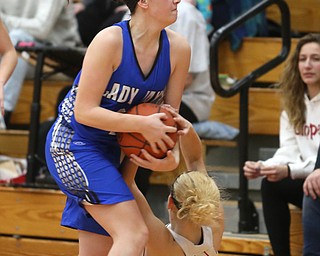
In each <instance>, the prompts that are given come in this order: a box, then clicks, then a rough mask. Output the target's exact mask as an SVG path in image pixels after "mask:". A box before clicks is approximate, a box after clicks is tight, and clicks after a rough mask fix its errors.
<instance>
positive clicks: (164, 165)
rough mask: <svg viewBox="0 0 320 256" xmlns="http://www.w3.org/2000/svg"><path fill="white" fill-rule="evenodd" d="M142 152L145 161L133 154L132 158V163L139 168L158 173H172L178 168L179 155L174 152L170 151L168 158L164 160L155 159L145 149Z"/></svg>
mask: <svg viewBox="0 0 320 256" xmlns="http://www.w3.org/2000/svg"><path fill="white" fill-rule="evenodd" d="M173 150H175V149H173ZM177 150H178V149H177ZM141 152H142V155H143V157H144V158H145V159H143V158H141V157H138V156H137V155H133V154H132V155H131V156H130V157H131V161H132V162H133V163H134V164H136V165H138V166H141V167H143V168H146V169H150V170H153V171H158V172H163V171H171V170H173V169H175V168H177V167H178V164H179V160H180V159H179V154H176V153H174V152H173V151H172V150H169V151H168V152H167V156H166V157H165V158H162V159H158V158H155V157H153V156H152V155H150V154H149V153H148V152H147V151H146V150H144V149H142V150H141Z"/></svg>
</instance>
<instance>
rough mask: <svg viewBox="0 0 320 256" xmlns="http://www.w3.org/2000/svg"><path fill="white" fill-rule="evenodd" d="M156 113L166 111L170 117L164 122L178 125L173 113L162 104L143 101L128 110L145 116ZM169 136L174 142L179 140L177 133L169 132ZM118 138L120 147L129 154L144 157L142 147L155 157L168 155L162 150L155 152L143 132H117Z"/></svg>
mask: <svg viewBox="0 0 320 256" xmlns="http://www.w3.org/2000/svg"><path fill="white" fill-rule="evenodd" d="M155 113H165V114H166V115H167V117H168V118H167V119H166V120H163V123H164V124H165V125H167V126H174V127H176V124H175V121H174V120H173V116H172V115H171V113H170V112H169V111H168V110H166V109H165V108H164V107H162V106H161V105H157V104H153V103H141V104H139V105H136V106H134V107H133V108H131V109H129V110H128V111H127V114H132V115H143V116H148V115H152V114H155ZM168 136H170V138H171V139H172V140H173V141H174V143H176V142H177V139H178V135H177V133H168ZM117 139H118V143H119V145H120V148H121V149H122V151H123V153H124V154H125V155H127V156H130V155H131V154H135V155H137V156H139V157H142V156H141V149H145V150H146V151H147V152H148V153H149V154H150V155H152V156H154V157H155V158H164V157H165V156H166V153H164V152H162V151H161V152H159V153H155V152H153V151H152V149H151V146H150V144H149V143H148V141H147V140H146V139H145V138H144V137H143V136H142V134H141V133H117ZM142 158H143V157H142Z"/></svg>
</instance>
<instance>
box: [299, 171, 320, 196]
mask: <svg viewBox="0 0 320 256" xmlns="http://www.w3.org/2000/svg"><path fill="white" fill-rule="evenodd" d="M303 191H304V193H305V195H306V196H311V197H312V199H314V200H315V199H316V198H317V197H320V169H316V170H314V171H313V172H312V173H311V174H309V176H308V177H307V178H306V180H305V182H304V184H303Z"/></svg>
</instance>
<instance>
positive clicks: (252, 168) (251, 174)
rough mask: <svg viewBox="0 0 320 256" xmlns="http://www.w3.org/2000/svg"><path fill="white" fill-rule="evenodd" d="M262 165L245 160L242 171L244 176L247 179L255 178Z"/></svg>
mask: <svg viewBox="0 0 320 256" xmlns="http://www.w3.org/2000/svg"><path fill="white" fill-rule="evenodd" d="M261 167H262V164H260V163H258V162H252V161H247V162H245V164H244V167H243V171H244V176H246V177H247V179H249V180H251V179H256V178H258V177H260V176H262V175H261V174H260V169H261Z"/></svg>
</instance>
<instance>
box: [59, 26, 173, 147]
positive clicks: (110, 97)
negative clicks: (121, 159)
mask: <svg viewBox="0 0 320 256" xmlns="http://www.w3.org/2000/svg"><path fill="white" fill-rule="evenodd" d="M115 25H116V26H120V27H121V28H122V35H123V51H122V52H123V53H122V60H121V64H120V66H119V67H118V68H117V70H115V71H114V73H113V74H112V76H111V78H110V81H109V83H108V84H107V85H106V90H105V93H104V95H103V96H102V98H101V107H103V108H106V109H109V110H112V111H117V112H125V111H127V110H128V109H129V108H131V107H133V106H135V105H137V104H140V103H142V102H153V103H160V102H162V101H163V97H164V94H165V88H166V85H167V83H168V80H169V77H170V73H171V66H170V45H169V40H168V38H167V34H166V32H165V30H163V31H162V32H161V36H160V42H159V50H158V54H157V57H156V59H155V62H154V65H153V67H152V69H151V71H150V73H149V74H148V75H147V76H144V74H143V73H142V71H141V68H140V66H139V63H138V60H137V57H136V54H135V50H134V45H133V41H132V38H131V33H130V28H129V21H123V22H120V23H117V24H115ZM80 77H81V72H79V74H78V76H77V77H76V79H75V81H74V84H73V88H72V90H71V92H70V94H69V95H68V96H67V98H66V100H65V101H64V102H62V104H61V106H60V113H61V114H62V115H63V117H64V118H65V119H66V120H67V121H68V123H70V125H71V126H72V127H73V129H74V130H75V132H76V136H77V137H78V136H79V137H82V138H88V139H90V138H91V139H92V140H99V141H101V139H102V140H105V139H106V138H107V137H106V135H107V132H106V131H102V130H99V129H96V128H92V127H88V126H85V125H82V124H79V123H78V122H77V121H76V120H75V119H74V116H73V106H74V100H75V97H76V91H77V87H78V83H79V80H80ZM92 86H94V85H92ZM70 111H72V114H71V115H70Z"/></svg>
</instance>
